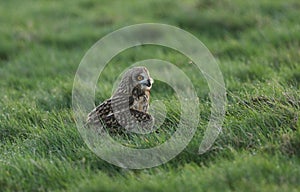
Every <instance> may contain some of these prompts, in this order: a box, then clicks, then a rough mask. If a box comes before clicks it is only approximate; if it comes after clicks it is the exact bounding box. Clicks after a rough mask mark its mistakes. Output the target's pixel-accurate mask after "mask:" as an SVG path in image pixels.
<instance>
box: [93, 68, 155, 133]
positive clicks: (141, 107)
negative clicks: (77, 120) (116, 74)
mask: <svg viewBox="0 0 300 192" xmlns="http://www.w3.org/2000/svg"><path fill="white" fill-rule="evenodd" d="M140 74H142V75H143V77H144V78H147V79H145V80H143V81H141V82H139V81H134V78H135V77H137V75H140ZM150 79H151V78H150V76H149V72H148V70H147V69H146V68H144V67H136V68H133V69H131V70H129V71H128V72H127V73H125V75H124V76H123V78H122V80H121V82H120V84H119V86H118V88H117V90H116V92H115V93H114V94H113V96H112V97H111V98H110V99H108V100H106V101H104V102H103V103H101V104H100V105H99V106H97V107H96V108H94V109H93V110H92V111H91V112H90V113H89V114H88V118H87V125H92V126H93V127H94V128H96V129H99V128H100V129H102V128H107V129H108V130H109V132H120V131H122V132H123V131H125V130H127V131H128V130H131V129H133V128H136V127H139V128H144V129H148V128H150V126H152V124H153V122H154V119H153V117H152V116H151V115H150V114H149V113H148V106H149V100H150V88H151V86H152V83H153V80H152V79H151V81H150ZM150 82H151V83H150ZM145 85H146V87H145ZM124 128H126V129H124Z"/></svg>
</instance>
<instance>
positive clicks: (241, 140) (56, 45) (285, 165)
mask: <svg viewBox="0 0 300 192" xmlns="http://www.w3.org/2000/svg"><path fill="white" fill-rule="evenodd" d="M299 18H300V2H299V1H298V0H286V1H279V0H274V1H271V0H262V1H243V0H224V1H219V0H216V1H213V0H187V1H179V0H172V1H170V0H149V1H146V0H140V1H138V0H132V1H121V0H120V1H111V0H110V1H108V0H101V1H96V0H88V1H83V0H74V1H30V0H29V1H26V2H24V1H17V0H11V1H1V2H0V87H1V92H0V106H1V107H0V110H1V111H0V140H1V142H0V191H299V190H300V159H299V157H300V130H299V129H300V128H299V126H300V120H299V111H300V110H299V108H300V94H299V83H300V20H299ZM148 22H155V23H165V24H170V25H174V26H177V27H180V28H182V29H184V30H187V31H188V32H190V33H192V34H193V35H195V36H196V37H198V38H199V39H200V40H201V41H202V42H203V43H204V44H205V45H206V46H207V48H208V49H209V50H210V51H211V53H212V54H213V55H214V56H215V58H216V59H217V62H218V64H219V66H220V69H221V71H222V73H223V76H224V80H225V83H226V88H227V91H228V96H227V99H228V106H227V112H226V117H225V121H224V127H223V131H222V132H221V134H220V136H219V138H218V139H217V141H216V143H215V144H214V146H213V147H212V149H211V150H209V151H208V152H207V153H205V154H204V155H200V156H199V155H198V154H197V150H198V146H199V144H200V141H201V138H202V133H203V130H205V127H206V125H207V121H208V117H209V114H210V107H209V106H210V101H209V99H208V88H207V85H206V82H205V80H204V79H203V77H202V75H201V74H199V73H197V72H195V70H194V68H193V67H190V66H191V65H186V64H187V63H188V61H189V60H188V59H187V58H185V57H184V56H182V55H180V54H178V53H177V52H175V51H172V50H170V49H167V48H162V47H157V46H141V47H137V48H133V49H130V50H127V51H125V52H123V53H121V54H120V55H118V56H117V57H116V58H114V59H113V60H112V61H111V62H110V65H108V67H107V68H106V69H105V73H104V75H103V76H102V77H100V79H99V88H98V90H97V95H96V98H97V100H96V104H98V103H100V102H101V101H103V100H104V99H106V98H108V97H109V96H110V94H111V89H112V87H113V82H114V81H115V79H116V78H117V77H118V75H119V74H120V72H121V71H122V69H124V68H125V67H127V66H128V65H130V64H131V63H134V62H136V61H139V60H142V59H149V58H160V59H164V60H167V61H170V62H172V63H174V64H176V65H178V66H180V67H181V68H182V69H183V71H185V72H186V74H187V75H188V76H189V77H190V78H191V80H192V81H193V83H194V84H196V85H197V86H196V91H197V94H198V96H199V98H200V106H199V108H200V110H201V119H202V121H201V122H200V124H199V127H198V128H199V130H198V131H197V133H196V135H195V137H194V139H193V140H192V142H191V143H190V144H189V146H188V147H187V148H186V149H185V150H184V151H183V152H182V153H181V154H180V155H179V156H177V157H176V158H174V159H173V160H171V161H170V162H168V163H167V164H164V165H161V166H159V167H156V168H151V169H145V170H126V169H121V168H118V167H115V166H113V165H111V164H109V163H106V162H105V161H103V160H101V159H100V158H99V157H97V156H96V155H95V154H93V152H91V151H90V150H89V149H88V147H87V146H86V145H85V143H84V141H83V140H82V138H81V136H80V134H79V133H78V131H77V128H76V125H75V122H74V119H73V114H72V108H71V102H72V100H71V95H72V85H73V78H74V75H75V73H76V69H77V67H78V65H79V63H80V61H81V59H82V57H83V56H84V54H85V53H86V51H87V50H88V49H89V48H90V47H91V46H92V45H93V44H94V43H95V42H96V41H97V40H99V39H100V38H101V37H103V36H104V35H106V34H108V33H110V32H112V31H114V30H116V29H119V28H121V27H124V26H127V25H132V24H137V23H148ZM116 64H117V65H118V66H119V68H117V67H114V66H116ZM152 95H153V98H154V99H155V98H157V99H164V101H165V102H166V103H167V106H168V108H169V111H170V115H169V118H170V119H171V120H172V118H175V117H176V110H175V109H173V104H174V103H172V101H173V100H175V99H174V97H173V93H172V90H169V89H168V88H167V87H165V85H163V84H159V83H158V84H155V86H154V87H153V91H152ZM168 102H169V104H168ZM175 104H176V100H175ZM170 122H171V125H170V126H171V128H170V127H168V128H166V129H164V128H162V131H161V132H160V134H158V135H154V136H153V135H152V136H150V137H146V138H139V139H136V138H134V140H133V141H130V142H129V144H130V145H133V146H143V144H145V141H147V142H146V144H149V145H150V146H152V145H155V144H158V143H162V142H163V141H165V139H166V138H167V137H166V134H167V133H168V132H169V131H172V126H173V127H174V126H175V125H172V121H170ZM119 139H124V138H119ZM141 140H142V141H141ZM140 142H142V144H141V143H140ZM143 142H144V143H143Z"/></svg>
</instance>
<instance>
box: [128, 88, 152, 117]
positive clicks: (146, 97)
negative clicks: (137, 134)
mask: <svg viewBox="0 0 300 192" xmlns="http://www.w3.org/2000/svg"><path fill="white" fill-rule="evenodd" d="M133 99H134V101H133V104H132V107H131V108H132V109H135V110H138V111H142V112H145V113H147V112H148V107H149V101H150V91H145V92H144V94H142V95H137V96H134V97H133Z"/></svg>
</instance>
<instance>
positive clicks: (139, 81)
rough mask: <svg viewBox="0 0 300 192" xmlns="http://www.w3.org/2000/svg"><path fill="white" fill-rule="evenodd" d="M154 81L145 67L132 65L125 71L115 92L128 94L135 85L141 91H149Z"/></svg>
mask: <svg viewBox="0 0 300 192" xmlns="http://www.w3.org/2000/svg"><path fill="white" fill-rule="evenodd" d="M153 83H154V81H153V79H152V78H151V77H150V75H149V71H148V69H147V68H146V67H133V68H131V69H129V70H128V71H126V72H125V73H124V75H123V76H122V80H121V82H120V84H119V86H118V88H117V90H116V93H126V94H130V93H131V92H132V90H133V89H134V88H135V87H137V86H138V87H140V88H141V90H142V91H149V90H150V89H151V87H152V84H153Z"/></svg>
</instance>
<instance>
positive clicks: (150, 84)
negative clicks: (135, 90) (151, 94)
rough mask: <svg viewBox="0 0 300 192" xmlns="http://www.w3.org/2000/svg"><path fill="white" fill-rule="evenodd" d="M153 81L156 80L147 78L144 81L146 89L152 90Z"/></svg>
mask: <svg viewBox="0 0 300 192" xmlns="http://www.w3.org/2000/svg"><path fill="white" fill-rule="evenodd" d="M153 83H154V81H153V79H152V78H149V79H147V80H145V81H144V82H142V85H143V87H144V90H150V89H151V87H152V84H153Z"/></svg>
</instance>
